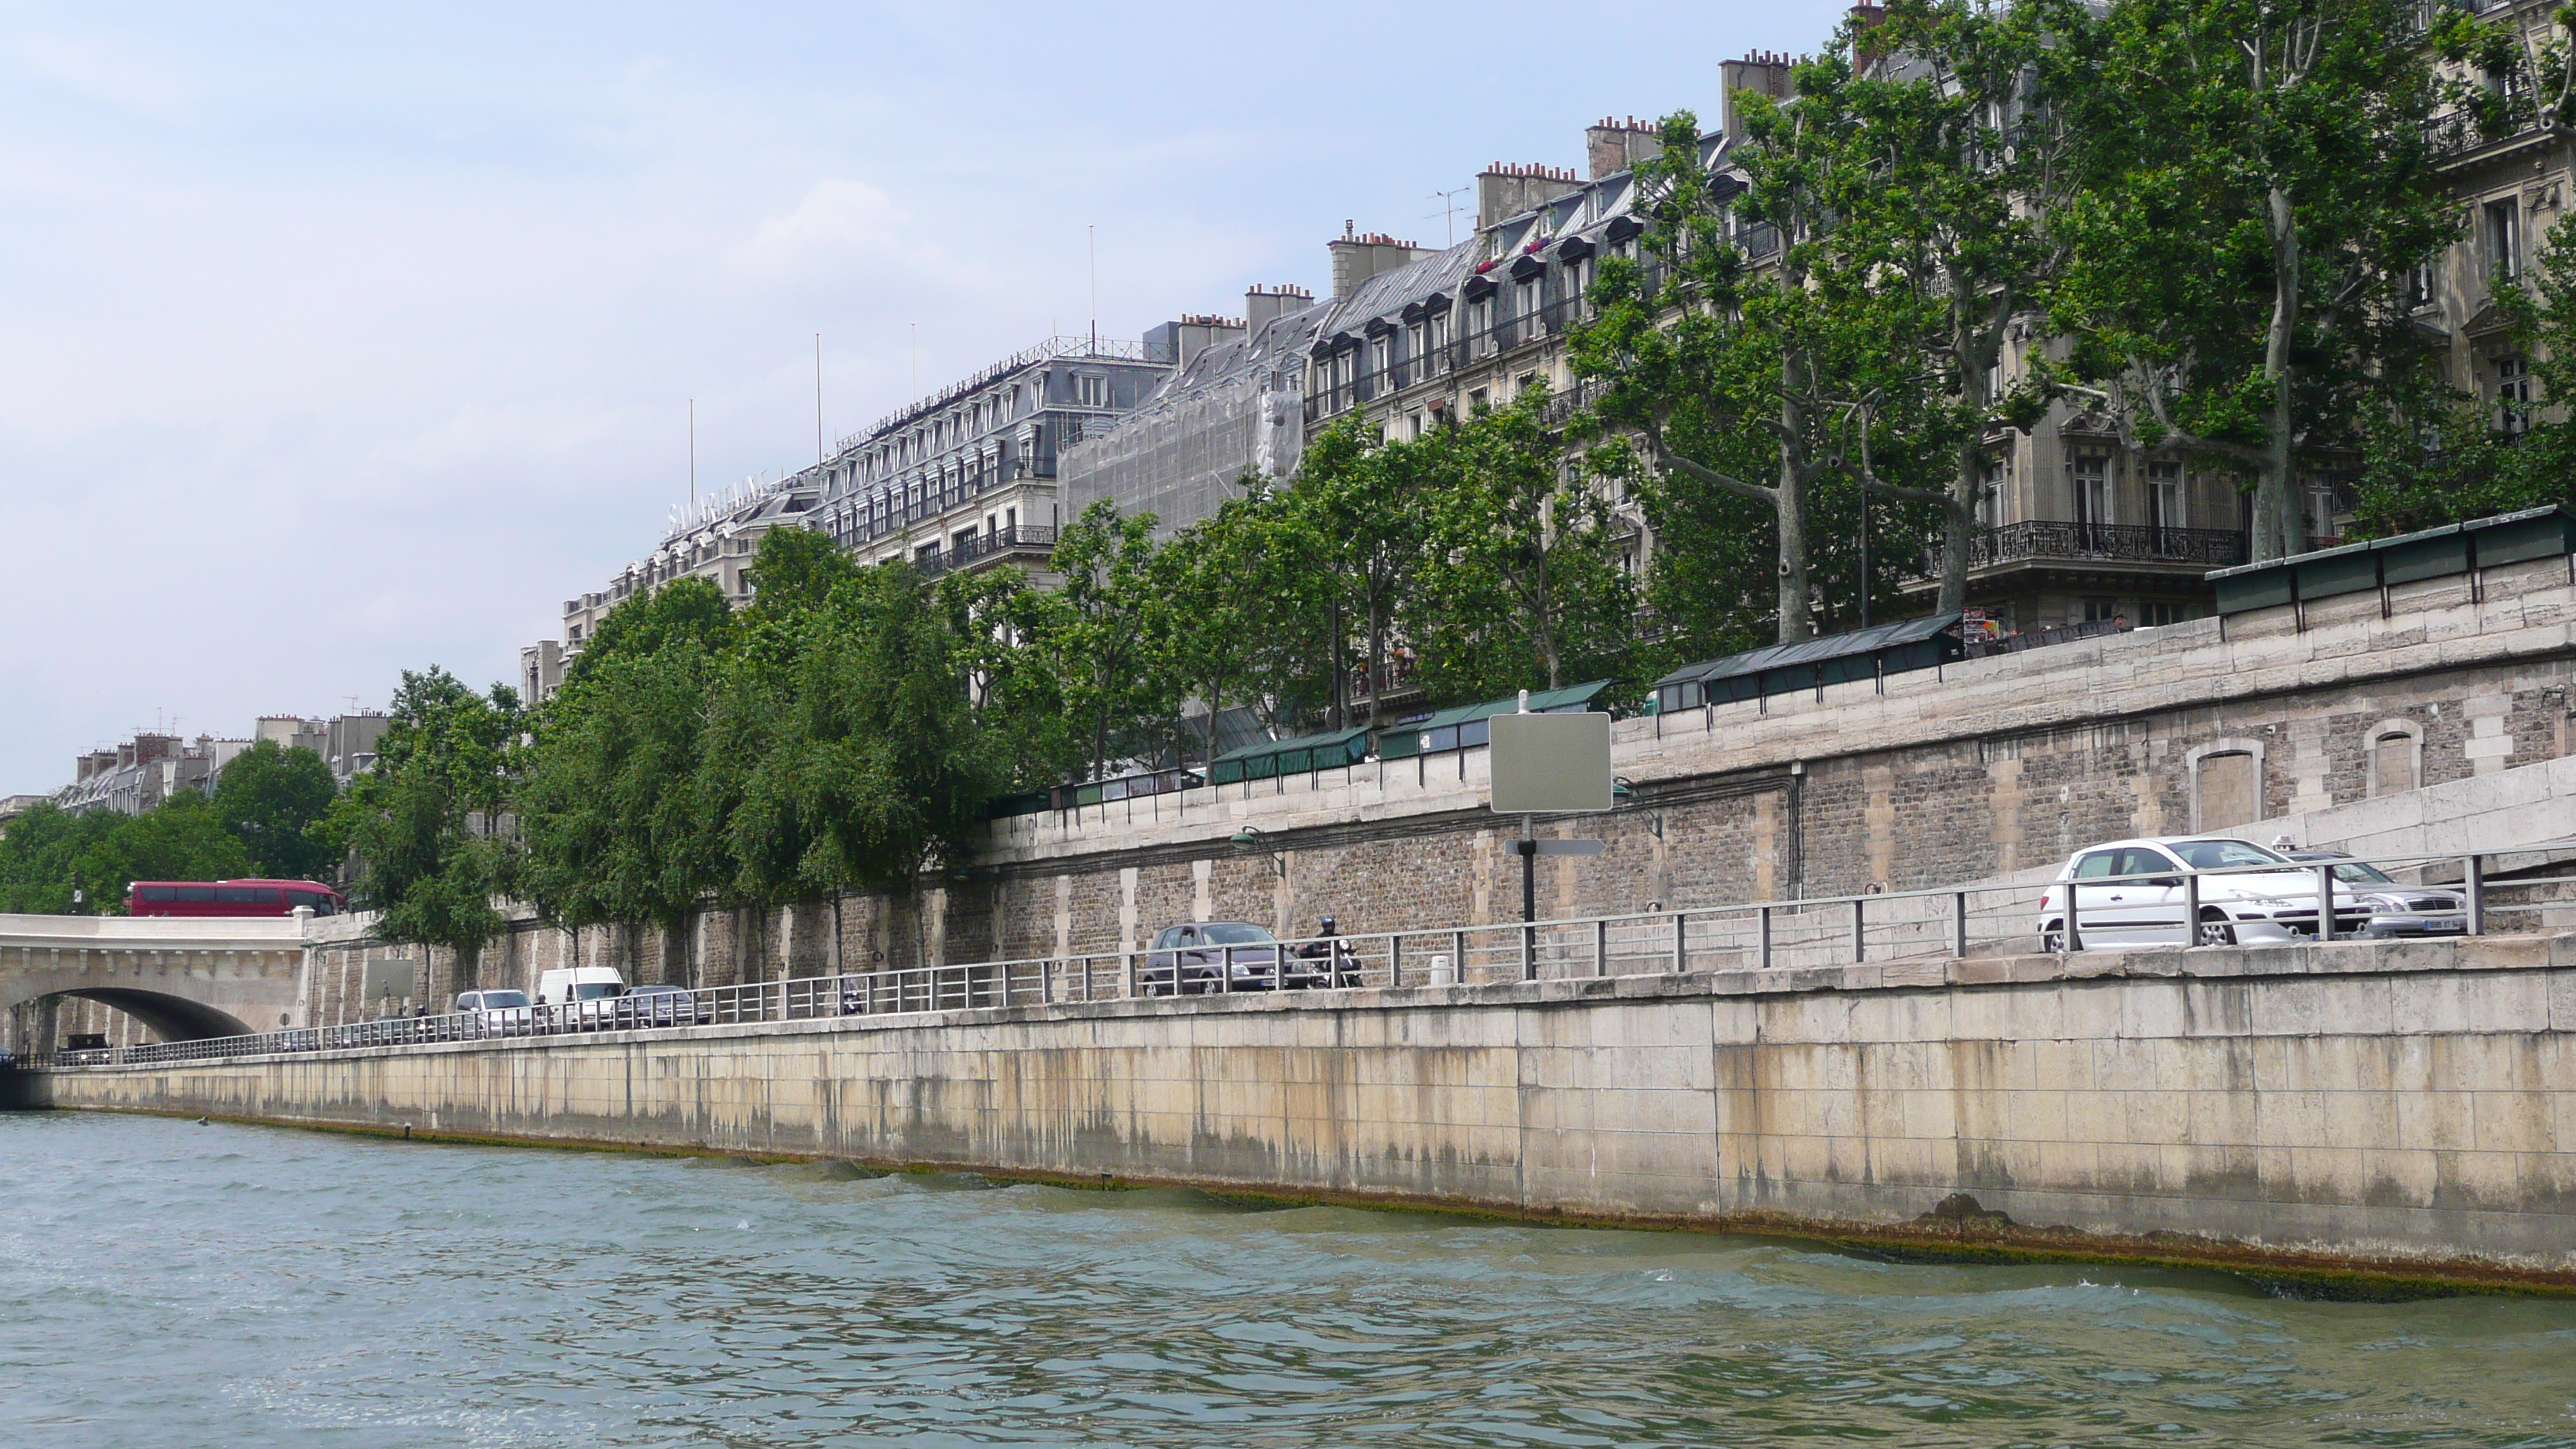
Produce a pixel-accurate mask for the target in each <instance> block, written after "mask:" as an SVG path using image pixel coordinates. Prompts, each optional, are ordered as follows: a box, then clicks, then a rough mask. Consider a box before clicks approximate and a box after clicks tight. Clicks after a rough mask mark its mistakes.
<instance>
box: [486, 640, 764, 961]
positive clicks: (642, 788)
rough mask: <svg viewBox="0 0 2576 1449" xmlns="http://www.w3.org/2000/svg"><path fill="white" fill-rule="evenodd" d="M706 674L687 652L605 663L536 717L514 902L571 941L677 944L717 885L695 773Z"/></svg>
mask: <svg viewBox="0 0 2576 1449" xmlns="http://www.w3.org/2000/svg"><path fill="white" fill-rule="evenodd" d="M716 675H717V664H716V661H715V660H714V659H712V658H710V657H709V655H708V653H707V651H706V648H705V646H704V645H703V644H701V643H700V642H699V641H698V640H697V639H694V638H689V637H685V636H683V637H676V638H673V639H670V640H669V641H668V642H666V643H665V644H664V645H663V646H662V647H661V648H659V649H656V650H654V651H653V652H651V653H634V652H628V653H625V654H623V655H621V656H620V657H615V658H611V659H608V660H606V661H604V662H603V663H602V664H601V665H599V666H598V667H596V668H594V669H592V670H590V671H588V672H587V673H586V674H585V675H584V677H583V678H582V679H580V680H579V681H577V682H568V683H567V684H566V686H565V688H564V690H563V691H562V692H561V693H560V694H558V695H557V696H556V697H555V698H554V699H553V700H551V701H549V702H548V703H547V705H546V706H545V707H544V708H543V709H542V710H540V711H539V712H538V713H537V716H536V720H535V725H536V727H535V729H534V731H533V742H532V744H531V745H530V746H529V747H528V749H527V750H526V752H525V760H524V766H523V777H522V778H521V780H520V781H519V784H518V788H517V790H516V792H515V797H514V798H515V804H516V811H517V815H518V819H519V827H520V839H521V842H522V850H523V857H522V865H521V868H520V870H519V873H518V884H519V887H520V889H521V891H522V892H523V893H524V894H525V895H526V896H527V898H528V899H529V900H530V902H531V903H533V904H534V905H535V906H536V907H537V908H538V909H539V910H540V911H542V912H543V913H544V914H545V915H546V916H547V917H549V918H550V919H553V920H557V921H560V922H562V923H564V924H566V925H569V926H572V927H575V928H579V927H583V926H591V925H600V924H608V923H615V924H619V925H626V926H638V925H643V924H647V923H651V924H657V925H660V926H661V927H663V928H664V929H665V930H666V931H672V932H676V931H677V930H678V929H679V928H680V926H681V925H682V924H683V923H684V922H685V921H686V919H687V917H688V914H689V912H690V911H691V910H693V909H694V908H696V907H697V906H698V905H699V903H700V902H701V900H702V899H703V898H704V897H706V896H707V895H708V894H709V893H710V892H712V891H714V890H715V889H716V888H718V887H719V886H721V885H722V884H724V882H725V880H726V876H727V869H726V867H727V859H726V856H725V853H724V849H723V836H722V830H721V825H722V822H721V821H718V820H713V819H711V818H710V816H709V812H708V809H707V800H706V793H705V783H704V781H703V780H702V779H701V776H700V771H701V767H702V764H703V760H704V742H705V735H706V730H707V724H708V717H709V714H710V712H711V709H712V693H713V687H714V682H715V679H716Z"/></svg>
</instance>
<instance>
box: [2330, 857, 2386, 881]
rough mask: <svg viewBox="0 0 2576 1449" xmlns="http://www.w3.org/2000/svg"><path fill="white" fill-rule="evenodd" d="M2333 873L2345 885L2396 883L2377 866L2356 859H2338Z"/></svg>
mask: <svg viewBox="0 0 2576 1449" xmlns="http://www.w3.org/2000/svg"><path fill="white" fill-rule="evenodd" d="M2323 863H2324V862H2322V861H2320V862H2319V864H2323ZM2334 873H2335V879H2336V880H2339V881H2342V882H2343V883H2344V884H2346V885H2395V884H2397V882H2395V881H2393V880H2390V879H2389V878H2388V877H2387V876H2386V875H2384V874H2382V873H2381V872H2380V869H2379V867H2378V866H2375V865H2364V864H2363V863H2362V862H2360V861H2357V860H2339V861H2337V862H2335V868H2334Z"/></svg>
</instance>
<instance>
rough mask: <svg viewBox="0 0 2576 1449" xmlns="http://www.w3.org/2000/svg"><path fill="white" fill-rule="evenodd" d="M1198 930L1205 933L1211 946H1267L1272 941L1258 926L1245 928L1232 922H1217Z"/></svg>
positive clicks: (1269, 935)
mask: <svg viewBox="0 0 2576 1449" xmlns="http://www.w3.org/2000/svg"><path fill="white" fill-rule="evenodd" d="M1200 929H1201V930H1203V931H1205V932H1206V933H1207V940H1208V944H1209V945H1211V946H1267V945H1269V944H1270V943H1271V940H1272V939H1273V938H1272V936H1271V934H1270V933H1269V932H1268V931H1265V930H1263V929H1261V928H1260V927H1259V926H1246V925H1243V924H1240V923H1239V922H1234V921H1219V922H1217V923H1216V924H1215V925H1212V926H1203V927H1201V928H1200Z"/></svg>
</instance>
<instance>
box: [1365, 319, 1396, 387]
mask: <svg viewBox="0 0 2576 1449" xmlns="http://www.w3.org/2000/svg"><path fill="white" fill-rule="evenodd" d="M1394 349H1395V343H1394V339H1392V338H1390V337H1388V336H1386V335H1385V334H1384V333H1380V334H1379V335H1377V336H1375V337H1372V338H1370V339H1369V372H1370V374H1371V375H1372V376H1373V377H1375V378H1376V379H1377V380H1378V381H1379V382H1381V383H1383V382H1384V381H1385V380H1386V378H1387V375H1388V373H1390V372H1392V371H1393V370H1394V365H1395V358H1394V355H1393V354H1394ZM1369 390H1370V391H1371V392H1375V391H1377V389H1376V388H1371V389H1369Z"/></svg>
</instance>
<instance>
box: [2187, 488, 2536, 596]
mask: <svg viewBox="0 0 2576 1449" xmlns="http://www.w3.org/2000/svg"><path fill="white" fill-rule="evenodd" d="M2567 553H2576V513H2570V512H2569V511H2568V510H2567V508H2566V507H2565V505H2563V504H2556V503H2553V504H2550V505H2549V506H2548V507H2546V508H2526V509H2523V510H2522V511H2521V512H2519V513H2502V514H2498V515H2496V516H2495V517H2493V518H2474V519H2471V520H2469V521H2468V522H2466V523H2446V524H2444V525H2442V526H2441V527H2440V528H2427V529H2423V530H2420V531H2418V532H2415V533H2401V534H2398V535H2396V536H2395V537H2393V538H2374V539H2371V540H2369V541H2368V542H2366V543H2348V544H2344V545H2342V546H2341V547H2338V548H2325V549H2318V550H2316V551H2314V552H2311V553H2302V554H2293V555H2291V556H2290V557H2288V558H2276V559H2267V560H2265V561H2263V562H2262V563H2251V564H2239V565H2237V566H2236V567H2234V568H2230V569H2212V570H2211V571H2210V572H2208V573H2206V574H2204V575H2202V577H2203V578H2204V579H2206V580H2208V582H2209V583H2210V584H2211V585H2212V586H2213V587H2214V588H2215V589H2216V590H2217V592H2218V612H2219V613H2221V614H2242V613H2245V612H2246V611H2248V610H2251V609H2266V608H2271V607H2274V606H2276V605H2280V604H2288V603H2306V602H2311V601H2314V600H2318V599H2330V598H2334V597H2336V596H2337V595H2340V594H2358V593H2367V592H2370V591H2371V590H2374V589H2382V588H2387V587H2390V586H2391V585H2395V584H2411V583H2414V582H2416V581H2417V580H2419V579H2437V578H2442V577H2444V576H2446V575H2450V574H2464V573H2467V572H2469V571H2470V570H2471V569H2484V568H2494V567H2496V566H2497V565H2500V564H2509V563H2522V562H2525V561H2527V560H2530V559H2536V558H2557V557H2559V556H2561V555H2563V554H2567Z"/></svg>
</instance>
